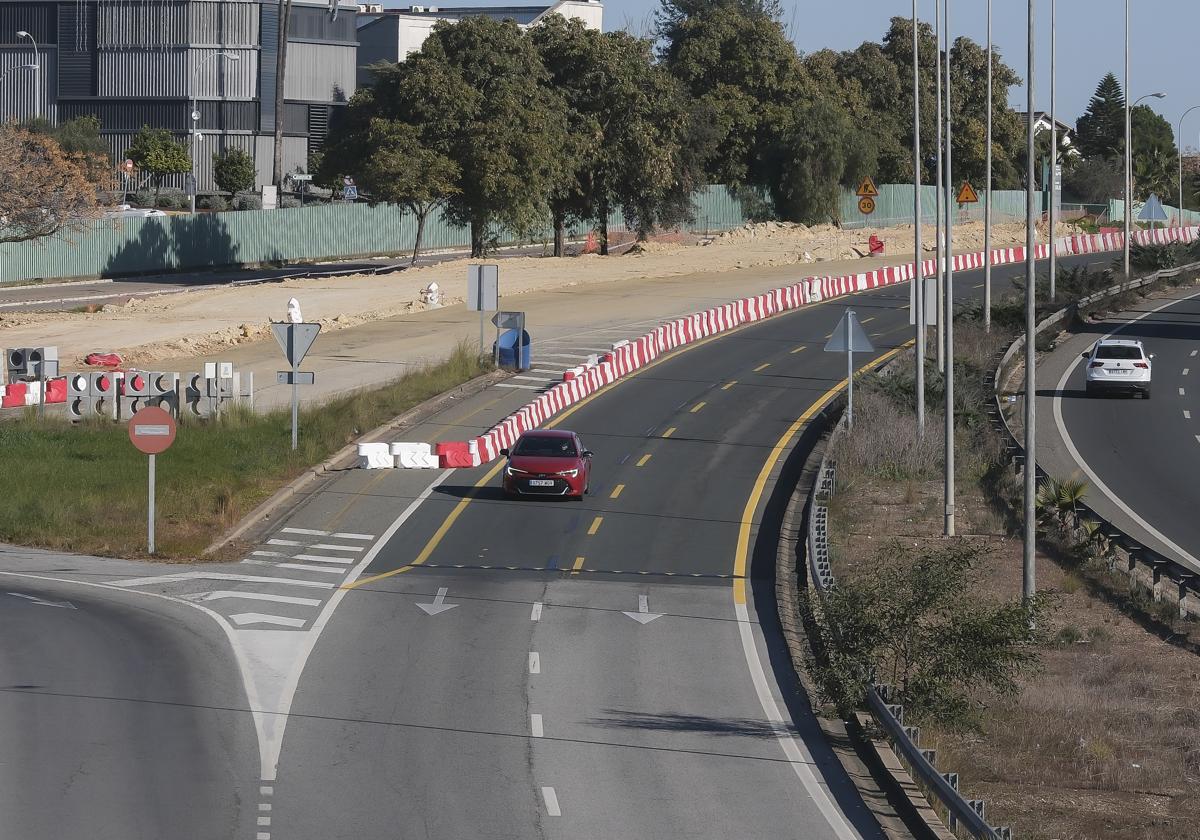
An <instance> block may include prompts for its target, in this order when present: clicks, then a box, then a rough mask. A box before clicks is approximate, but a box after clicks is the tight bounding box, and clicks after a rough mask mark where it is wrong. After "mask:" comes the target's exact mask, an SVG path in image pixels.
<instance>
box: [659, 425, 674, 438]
mask: <svg viewBox="0 0 1200 840" xmlns="http://www.w3.org/2000/svg"><path fill="white" fill-rule="evenodd" d="M673 434H675V427H674V426H672V427H671V428H669V429H667V430H666V431H665V432H663V433H662V436H663V437H665V438H669V437H670V436H671V435H673Z"/></svg>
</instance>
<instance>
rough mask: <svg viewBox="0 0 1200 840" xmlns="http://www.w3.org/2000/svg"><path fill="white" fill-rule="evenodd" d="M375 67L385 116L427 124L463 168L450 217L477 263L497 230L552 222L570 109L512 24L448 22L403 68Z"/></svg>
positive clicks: (427, 136) (432, 141)
mask: <svg viewBox="0 0 1200 840" xmlns="http://www.w3.org/2000/svg"><path fill="white" fill-rule="evenodd" d="M372 69H373V70H377V72H376V78H377V80H378V81H377V82H376V84H375V89H374V95H375V98H376V100H377V102H378V105H379V108H380V115H382V116H388V117H390V118H393V119H397V120H399V121H401V122H404V123H408V124H410V125H414V126H419V127H420V128H421V137H422V140H423V142H424V143H425V144H426V145H428V146H430V147H432V148H436V149H438V150H439V152H440V153H442V154H444V155H445V156H446V157H447V158H448V159H449V160H450V161H451V162H452V163H453V164H454V165H455V167H457V176H456V178H455V183H454V191H453V193H452V194H450V195H449V196H448V199H447V204H446V218H448V219H449V220H450V221H452V222H454V223H457V224H464V225H470V228H471V254H472V256H476V257H478V256H482V255H483V253H484V251H485V250H486V248H487V244H488V237H489V233H490V231H491V230H492V228H493V227H494V226H496V225H501V226H504V227H506V228H507V229H508V230H509V231H511V232H513V233H515V234H522V233H525V234H528V233H531V232H532V231H533V230H535V229H536V228H538V227H540V226H541V225H542V224H544V220H545V218H546V215H547V214H548V212H549V209H548V204H547V202H548V199H549V196H550V192H551V189H552V187H553V186H554V185H555V184H557V183H560V182H561V179H562V176H563V169H564V166H563V164H564V162H563V160H562V157H561V156H560V154H559V150H560V149H562V147H563V145H564V144H565V143H566V142H567V132H566V118H565V110H566V108H565V106H564V103H563V102H562V98H561V96H559V95H558V94H557V93H556V92H555V91H553V90H552V89H551V87H550V86H549V85H548V84H547V76H546V70H545V68H544V67H543V66H542V62H541V60H540V59H539V57H538V54H537V51H536V50H535V49H534V46H533V43H532V41H531V40H530V39H528V38H526V37H525V36H524V35H523V33H522V32H521V30H520V29H519V28H518V27H517V25H516V24H515V23H514V22H513V21H511V20H506V21H496V20H493V19H491V18H487V17H482V16H480V17H469V18H465V19H463V20H461V21H459V22H457V23H448V22H440V23H438V24H436V25H435V26H434V28H433V31H432V33H431V34H430V36H429V38H427V39H426V41H425V43H424V44H423V45H422V47H421V49H420V50H419V51H417V52H416V53H413V54H411V55H409V57H408V58H407V59H406V60H405V61H404V63H403V64H400V65H392V66H391V67H390V68H382V69H381V68H378V67H376V68H372Z"/></svg>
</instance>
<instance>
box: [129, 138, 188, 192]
mask: <svg viewBox="0 0 1200 840" xmlns="http://www.w3.org/2000/svg"><path fill="white" fill-rule="evenodd" d="M125 154H127V155H129V159H130V160H132V161H133V163H134V165H135V166H137V168H138V169H140V170H142V171H143V172H146V173H148V174H149V175H150V176H151V178H152V179H153V181H154V191H155V192H156V193H157V192H158V189H159V187H160V186H161V184H162V179H163V178H164V177H165V176H167V175H181V174H183V173H185V172H191V171H192V157H191V155H190V154H189V153H188V147H187V145H186V144H184V143H181V142H179V141H177V140H176V139H175V136H174V135H173V134H171V132H170V131H168V130H167V129H165V128H150V127H149V126H142V128H141V130H140V131H138V133H137V134H135V135H134V136H133V142H132V143H131V144H130V145H129V149H128V150H127V151H126V152H125Z"/></svg>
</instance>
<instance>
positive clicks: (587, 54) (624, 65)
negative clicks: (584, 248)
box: [531, 15, 701, 254]
mask: <svg viewBox="0 0 1200 840" xmlns="http://www.w3.org/2000/svg"><path fill="white" fill-rule="evenodd" d="M531 37H532V38H533V41H534V44H535V45H536V46H537V48H538V52H539V54H540V55H541V57H542V61H543V64H544V65H545V67H546V69H547V71H548V73H549V77H548V83H549V84H550V85H551V86H553V88H554V89H555V90H556V91H558V92H559V93H560V94H561V95H562V99H563V102H564V105H565V107H566V109H567V125H568V137H569V138H570V139H569V142H568V143H567V144H566V146H565V147H564V149H563V151H562V152H560V154H562V155H563V156H564V163H565V165H564V167H563V170H562V179H561V182H560V183H559V184H558V185H556V187H555V188H554V189H552V190H551V196H550V208H551V212H552V215H553V220H554V226H555V252H556V253H561V231H562V226H563V222H564V221H565V220H566V219H567V218H568V217H574V218H577V219H585V218H591V219H594V220H595V222H596V224H597V227H598V228H599V231H600V252H601V253H602V254H606V253H607V252H608V214H609V211H610V209H612V208H615V207H620V208H621V210H622V212H623V213H624V215H625V218H626V221H627V222H629V223H630V224H631V226H632V227H633V228H634V229H635V230H636V231H637V233H638V238H639V239H645V238H646V237H647V236H648V235H649V232H650V231H651V230H653V229H654V228H655V227H660V226H662V225H665V224H670V223H672V222H675V221H678V220H680V218H686V217H689V216H690V212H691V195H692V192H693V191H694V189H695V187H696V185H697V181H698V180H699V179H700V177H701V173H700V169H699V167H698V166H697V162H696V159H695V157H694V156H690V155H688V154H687V153H685V151H684V148H683V146H684V144H685V142H686V139H687V137H688V135H689V129H690V124H689V113H688V111H687V109H686V104H685V103H686V95H685V94H684V93H683V91H682V90H681V89H680V87H679V84H678V82H676V81H675V80H674V79H673V78H671V77H670V76H669V75H667V74H666V72H665V71H664V70H662V68H659V67H657V66H655V64H654V62H653V56H652V52H651V45H650V43H649V42H648V41H646V40H644V39H640V38H635V37H633V36H632V35H630V34H628V33H626V32H609V33H600V32H597V31H595V30H589V29H587V28H586V27H584V26H583V24H582V23H581V22H580V21H577V20H573V21H567V20H566V19H565V18H563V17H562V16H560V15H552V16H550V17H549V18H548V19H547V20H546V21H545V22H543V23H541V24H539V25H538V26H537V27H535V28H534V29H533V30H532V31H531Z"/></svg>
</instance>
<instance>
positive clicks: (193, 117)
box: [188, 52, 240, 213]
mask: <svg viewBox="0 0 1200 840" xmlns="http://www.w3.org/2000/svg"><path fill="white" fill-rule="evenodd" d="M217 58H227V59H229V60H230V61H238V60H239V58H240V57H239V56H238V55H237V54H236V53H231V52H215V53H213V54H212V55H210V56H206V57H205V58H202V59H201V60H200V61H197V62H196V65H195V66H194V67H193V68H192V111H191V113H190V114H188V117H189V119H190V122H191V126H192V130H191V150H192V180H193V186H194V187H196V189H199V186H200V185H199V184H198V183H196V182H195V179H196V135H197V132H198V129H199V126H198V125H197V123H198V122H199V121H200V111H199V109H198V107H197V105H196V86H197V84H198V82H197V77H198V76H199V75H200V68H201V67H203V66H204V65H205V64H208V62H210V61H212V60H214V59H217ZM196 189H193V190H192V191H191V192H192V194H191V195H190V196H188V198H189V202H188V203H189V205H190V208H191V212H193V213H195V212H196Z"/></svg>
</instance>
